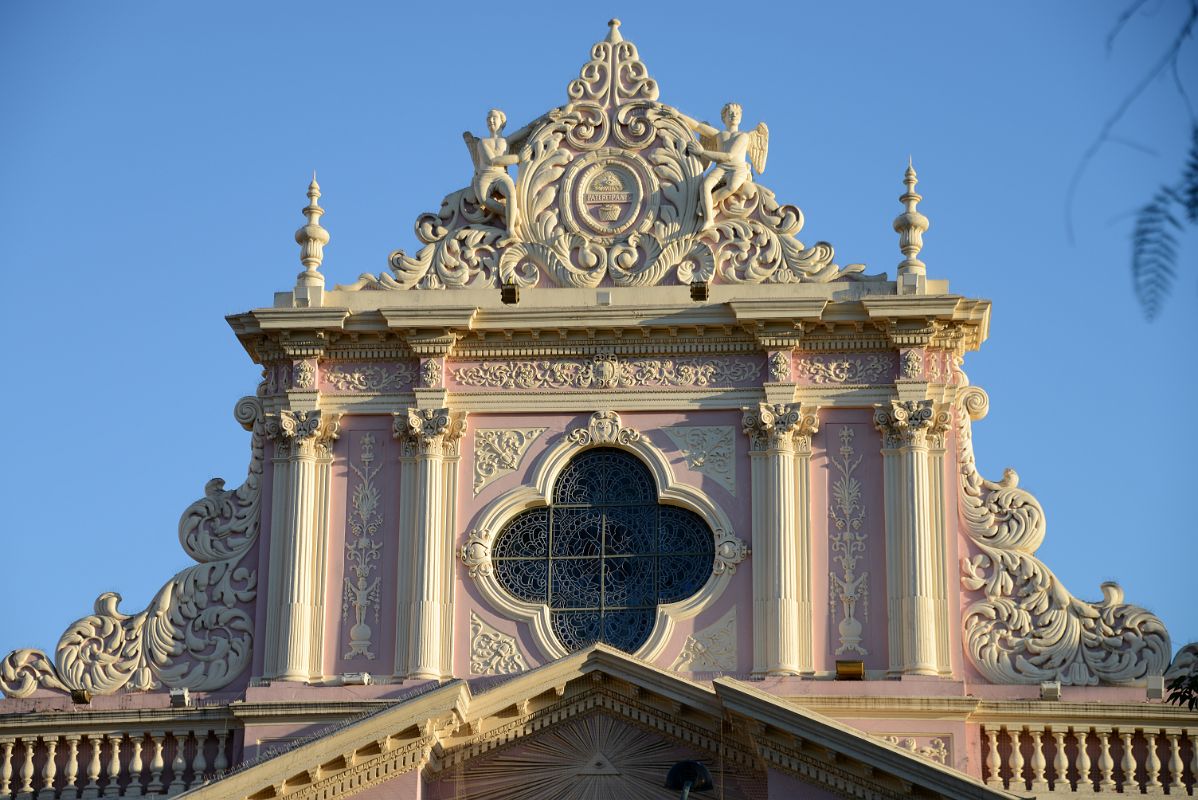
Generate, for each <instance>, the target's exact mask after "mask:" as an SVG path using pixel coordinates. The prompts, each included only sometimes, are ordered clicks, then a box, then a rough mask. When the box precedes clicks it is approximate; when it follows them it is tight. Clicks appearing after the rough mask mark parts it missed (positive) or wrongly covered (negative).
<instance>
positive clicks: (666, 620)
mask: <svg viewBox="0 0 1198 800" xmlns="http://www.w3.org/2000/svg"><path fill="white" fill-rule="evenodd" d="M595 447H611V448H615V449H618V450H624V451H626V452H628V453H631V454H633V455H635V456H636V457H637V458H639V459H640V460H641V461H642V462H643V463H644V464H645V466H647V467H648V468H649V471H650V472H652V473H653V478H654V482H655V483H656V485H657V497H658V502H660V503H662V504H663V505H673V506H678V507H680V508H685V509H687V510H689V511H692V512H694V513H696V514H698V515H699V516H700V517H702V518H703V520H704V521H705V522H706V523H707V525H708V526H709V527H710V528H711V529H712V532H713V536H714V541H713V545H714V547H715V561H714V564H713V566H712V574H711V577H710V578H709V579H708V580H707V582H706V583H705V584H704V585H703V586H702V588H700V589H699V591H698V592H696V593H695V594H694V595H692V596H691V597H688V598H686V599H685V600H680V601H678V602H677V603H666V604H663V605H659V606H658V607H657V620H656V622H655V623H654V626H653V631H652V632H651V633H650V634H649V638H648V639H647V640H646V641H645V643H644V644H643V645H641V647H640V648H639V649H638V650H637V651H636V652H635V653H633V655H634V656H636V657H637V658H640V659H643V660H645V661H652V660H654V659H656V658H657V657H658V656H659V655H660V654H661V651H662V649H663V648H664V647H665V645H666V643H667V642H668V641H669V640H670V635H671V634H672V633H673V630H674V625H675V624H676V623H677V622H678V621H679V620H683V619H689V618H691V617H693V616H695V615H696V614H698V613H699V612H701V611H703V610H704V609H705V608H708V607H709V606H710V605H711V603H713V602H714V601H715V600H716V598H718V597H719V596H720V594H721V593H723V591H724V589H726V588H727V586H728V583H729V581H730V580H731V578H732V575H733V573H735V572H736V567H737V565H738V564H740V563H741V562H742V561H743V560H744V559H745V558H746V557H747V556H748V552H749V551H748V548H747V547H746V546H745V544H744V542H742V541H741V540H740V539H738V538H737V537H736V536H735V534H733V533H732V523H731V521H730V520H729V519H728V517H727V515H726V514H725V513H724V511H723V510H722V509H721V508H720V507H719V506H718V505H716V504H715V503H713V502H712V501H711V499H710V498H708V497H707V495H706V494H704V493H703V492H701V491H699V490H698V489H695V488H694V487H692V486H688V485H686V484H684V483H680V482H679V481H678V480H677V478H676V477H675V475H674V472H673V469H672V468H671V466H670V462H669V459H668V458H667V457H666V455H665V454H664V453H662V452H661V451H660V450H659V449H657V447H655V446H654V445H653V444H652V443H651V442H650V441H649V439H648V437H646V436H643V435H642V434H641V433H640V431H637V430H634V429H632V428H628V427H625V426H624V424H623V422H622V420H621V419H620V415H619V414H617V413H615V412H614V411H598V412H596V413H594V414H592V415H591V418H590V420H589V421H588V423H587V425H585V426H583V427H578V428H574V429H573V430H571V431H569V432H567V433H566V435H565V436H563V437H562V438H561V439H560V440H559V441H558V442H557V444H555V445H553V446H551V447H550V448H549V449H548V450H547V451H546V452H545V453H544V454H543V455H542V456H541V457H540V459H539V460H538V461H537V463H536V464H535V466H534V467H533V470H534V471H533V474H532V475H531V476H530V477H529V479H528V480H527V481H526V482H525V484H524V485H522V486H520V487H517V488H515V489H513V490H512V491H510V492H507V493H505V494H503V495H502V496H500V497H499V498H497V499H496V500H495V501H494V502H492V503H491V504H490V505H488V506H487V507H486V508H485V509H484V510H483V512H482V515H481V516H480V518H479V523H478V527H476V528H475V529H474V530H473V531H471V532H470V534H469V536H468V537H467V539H466V541H465V543H464V544H463V545H462V546H461V548H460V549H459V551H458V554H459V557H460V558H461V559H462V562H463V564H464V566H465V568H466V570H467V573H468V574H469V576H470V577H472V578H473V579H474V580H475V581H476V583H477V585H478V588H479V591H480V592H482V595H483V597H484V598H486V600H487V602H488V604H490V606H491V607H492V608H493V609H494V610H495V611H496V612H498V613H499V614H500V615H502V616H504V617H507V618H508V619H515V620H518V621H520V622H524V623H527V625H528V630H529V633H530V634H531V636H532V639H533V642H534V643H535V644H536V646H537V649H538V650H540V652H541V655H542V656H543V657H544V659H545V660H553V659H557V658H562V657H563V656H566V655H569V651H568V650H566V648H565V647H563V646H562V645H561V643H560V642H558V640H557V637H556V636H555V635H554V634H553V627H552V624H551V619H550V611H549V607H548V606H547V605H544V604H540V603H526V602H523V601H521V600H517V599H516V598H514V597H512V596H511V595H509V594H508V593H507V591H505V590H504V588H503V587H502V586H501V585H500V583H499V581H498V580H497V579H496V578H495V571H494V569H493V568H492V564H491V554H492V546H493V544H494V541H495V536H496V535H497V534H498V532H499V531H500V530H502V528H503V526H504V525H505V524H507V522H508V521H509V520H511V519H512V518H513V517H515V516H516V515H517V514H519V513H520V512H521V511H525V510H527V509H530V508H538V507H543V506H547V505H549V498H550V497H551V496H552V491H553V486H554V484H555V483H556V482H557V478H558V476H559V475H560V474H561V472H562V470H563V469H565V467H566V465H567V464H568V463H569V462H570V460H571V459H572V458H574V457H575V456H576V455H578V454H579V453H581V452H584V451H586V450H589V449H592V448H595Z"/></svg>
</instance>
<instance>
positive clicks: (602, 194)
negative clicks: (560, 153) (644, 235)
mask: <svg viewBox="0 0 1198 800" xmlns="http://www.w3.org/2000/svg"><path fill="white" fill-rule="evenodd" d="M562 180H563V183H564V184H565V187H566V191H565V192H563V194H562V198H561V205H562V217H563V219H564V220H565V222H566V223H567V225H568V226H569V227H570V228H571V229H572V230H573V231H574V232H575V233H580V234H582V235H584V236H588V237H592V238H593V237H599V238H601V239H607V240H609V241H610V240H612V239H614V238H615V237H619V236H620V235H621V234H627V233H630V232H632V231H633V230H636V229H637V226H638V225H639V224H641V223H645V222H647V221H648V220H650V219H652V212H653V210H654V209H653V207H654V206H656V196H657V191H656V186H657V184H656V180H655V179H654V177H653V173H652V171H651V170H650V169H649V168H648V165H647V164H645V162H644V161H643V160H642V159H641V158H640V157H639V156H637V155H635V154H633V153H628V152H626V151H623V150H614V149H611V148H605V149H603V150H597V151H595V152H593V153H587V154H586V155H584V156H581V157H580V158H578V159H576V160H575V161H574V162H573V163H572V164H571V165H570V166H569V167H568V168H567V169H566V174H565V176H564V177H563V179H562ZM647 211H648V213H646V212H647Z"/></svg>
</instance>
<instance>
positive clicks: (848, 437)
mask: <svg viewBox="0 0 1198 800" xmlns="http://www.w3.org/2000/svg"><path fill="white" fill-rule="evenodd" d="M837 435H838V438H839V439H840V448H839V452H838V454H836V455H833V454H829V456H828V463H829V464H830V465H831V466H832V469H833V471H834V475H835V477H833V479H832V481H831V482H830V484H829V491H830V493H831V497H830V498H829V502H828V517H829V523H830V525H829V533H828V537H829V539H830V545H831V554H832V560H833V561H834V562H836V563H837V564H839V565H840V570H839V572H837V571H836V570H832V571H831V572H829V575H828V577H829V583H828V588H829V589H830V590H831V594H832V597H831V600H832V602H831V604H830V605H829V609H830V610H831V611H832V613H833V614H834V615H835V614H836V612H837V610H839V612H840V620H839V622H838V623H837V632H838V634H839V640H840V643H839V645H838V646H837V648H836V655H838V656H840V655H844V654H845V653H856V654H857V655H862V656H864V655H868V654H869V651H867V650H866V649H865V648H864V647H862V645H861V631H862V626H861V622H862V621H863V620H868V619H869V572H868V571H866V570H861V571H858V569H857V565H858V562H859V561H860V560H861V559H862V558H863V557H864V555H865V545H866V542H867V539H868V531H866V528H865V521H866V512H865V497H864V494H865V492H864V487H862V485H861V481H859V480H858V479H857V477H856V475H855V473H856V472H857V469H858V468H859V467H860V466H861V461H862V456H859V455H857V453H856V450H855V449H854V447H853V429H852V428H850V427H849V426H848V425H842V426H840V431H839V432H838V434H837Z"/></svg>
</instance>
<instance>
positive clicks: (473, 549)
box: [458, 530, 492, 578]
mask: <svg viewBox="0 0 1198 800" xmlns="http://www.w3.org/2000/svg"><path fill="white" fill-rule="evenodd" d="M491 539H492V536H491V534H490V533H489V532H488V531H483V530H473V531H470V535H469V536H467V537H466V542H465V544H463V545H462V546H461V548H460V549H459V550H458V555H459V556H460V557H461V559H462V563H463V564H465V565H466V572H467V573H468V574H469V575H470V577H471V578H477V577H479V576H486V575H490V574H491Z"/></svg>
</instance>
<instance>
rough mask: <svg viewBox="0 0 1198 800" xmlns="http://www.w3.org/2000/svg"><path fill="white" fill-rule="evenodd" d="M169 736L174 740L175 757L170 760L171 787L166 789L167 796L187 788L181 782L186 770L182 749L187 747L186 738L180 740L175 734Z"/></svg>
mask: <svg viewBox="0 0 1198 800" xmlns="http://www.w3.org/2000/svg"><path fill="white" fill-rule="evenodd" d="M171 735H172V736H173V737H174V739H175V757H174V758H172V759H171V785H170V786H169V787H167V794H178V793H179V792H181V791H183V790H184V789H186V788H187V784H186V783H184V782H183V770H185V769H187V761H186V760H185V759H184V758H183V748H184V747H186V745H187V736H186V735H184V736H183V737H182V738H180V737H179V734H177V733H173V734H171Z"/></svg>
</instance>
